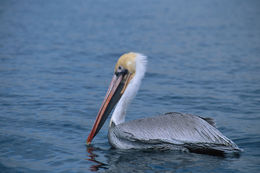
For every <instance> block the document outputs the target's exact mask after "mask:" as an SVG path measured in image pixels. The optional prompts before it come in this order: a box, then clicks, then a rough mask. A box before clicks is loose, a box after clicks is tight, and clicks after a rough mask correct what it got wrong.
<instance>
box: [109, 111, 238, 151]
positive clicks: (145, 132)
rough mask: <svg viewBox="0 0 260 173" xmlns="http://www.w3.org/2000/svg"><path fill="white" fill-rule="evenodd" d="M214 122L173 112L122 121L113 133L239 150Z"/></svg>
mask: <svg viewBox="0 0 260 173" xmlns="http://www.w3.org/2000/svg"><path fill="white" fill-rule="evenodd" d="M214 124H215V123H214V121H213V120H212V119H208V118H201V117H198V116H195V115H191V114H182V113H175V112H173V113H166V114H164V115H160V116H156V117H149V118H144V119H137V120H133V121H129V122H126V123H122V124H119V125H117V126H116V127H114V130H113V133H114V134H115V135H116V137H117V138H119V139H122V140H128V141H137V142H143V143H160V142H164V143H170V144H175V145H185V146H186V147H187V148H189V147H191V148H193V149H194V148H195V149H196V147H197V148H198V147H200V148H201V147H202V148H215V149H220V150H239V148H238V147H237V146H236V144H235V143H234V142H232V141H231V140H230V139H228V138H227V137H225V136H224V135H223V134H222V133H221V132H220V131H219V130H217V129H216V128H215V127H214Z"/></svg>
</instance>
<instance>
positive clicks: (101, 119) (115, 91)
mask: <svg viewBox="0 0 260 173" xmlns="http://www.w3.org/2000/svg"><path fill="white" fill-rule="evenodd" d="M123 78H124V74H119V75H118V76H116V75H114V76H113V78H112V81H111V83H110V86H109V88H108V91H107V94H106V96H105V99H104V101H103V103H102V105H101V107H100V109H99V111H98V115H97V118H96V121H95V123H94V126H93V127H92V130H91V132H90V134H89V136H88V139H87V145H89V144H90V143H91V141H92V139H93V138H94V137H95V136H96V134H97V133H98V132H99V130H100V129H101V127H102V126H103V124H104V123H105V121H106V119H107V117H108V115H109V113H110V112H111V111H112V109H113V108H114V106H115V105H116V103H117V102H118V100H119V99H120V98H121V96H122V94H123V91H124V90H125V87H126V86H125V84H126V83H125V82H123ZM127 78H128V77H127Z"/></svg>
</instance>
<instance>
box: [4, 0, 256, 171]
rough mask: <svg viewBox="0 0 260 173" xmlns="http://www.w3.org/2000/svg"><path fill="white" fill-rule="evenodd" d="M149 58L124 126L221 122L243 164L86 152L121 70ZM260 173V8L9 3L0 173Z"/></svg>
mask: <svg viewBox="0 0 260 173" xmlns="http://www.w3.org/2000/svg"><path fill="white" fill-rule="evenodd" d="M129 51H136V52H141V53H143V54H145V55H147V56H148V59H149V63H148V68H147V73H146V77H145V79H144V80H143V83H142V85H141V88H140V90H139V92H138V95H137V96H136V98H135V99H134V101H133V103H132V104H131V106H130V107H129V109H128V112H127V120H132V119H137V118H141V117H147V116H152V115H157V114H160V113H164V112H170V111H175V112H184V113H192V114H196V115H201V116H205V117H211V118H214V119H215V120H216V122H217V127H218V129H219V130H220V131H221V132H222V133H223V134H225V135H226V136H227V137H229V138H230V139H232V140H233V141H234V142H235V143H236V144H237V145H238V146H239V147H241V148H243V149H244V152H243V153H242V154H241V155H240V157H226V158H225V157H216V156H209V155H201V154H194V153H182V152H174V151H172V152H170V151H167V152H158V151H133V150H130V151H124V150H116V149H111V148H110V145H109V144H108V141H107V129H108V123H106V124H105V125H104V127H103V128H102V130H101V131H100V133H99V134H98V135H97V136H96V137H95V139H94V140H93V144H92V145H91V146H90V147H87V146H86V145H85V140H86V138H87V136H88V134H89V132H90V130H91V128H92V124H93V122H94V120H95V118H96V115H97V112H98V109H99V106H100V105H101V103H102V100H103V98H104V95H105V93H106V90H107V87H108V84H109V82H110V80H111V78H112V74H113V69H114V65H115V63H116V61H117V58H118V57H119V56H120V55H122V54H123V53H125V52H129ZM91 171H100V172H107V171H108V172H167V171H168V172H223V173H226V172H238V173H239V172H250V173H253V172H259V171H260V1H258V0H248V1H244V0H229V1H224V0H213V1H206V0H205V1H204V0H198V1H191V0H184V1H182V0H164V1H155V0H143V1H139V0H131V1H130V0H129V1H128V0H126V1H117V0H116V1H108V0H100V1H85V0H75V1H69V0H62V1H61V0H55V1H45V0H38V1H34V0H26V1H25V0H20V1H13V0H1V1H0V172H91Z"/></svg>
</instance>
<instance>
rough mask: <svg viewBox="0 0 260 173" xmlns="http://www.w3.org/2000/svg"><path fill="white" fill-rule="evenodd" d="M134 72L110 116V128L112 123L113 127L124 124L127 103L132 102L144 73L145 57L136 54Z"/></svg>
mask: <svg viewBox="0 0 260 173" xmlns="http://www.w3.org/2000/svg"><path fill="white" fill-rule="evenodd" d="M135 61H136V62H135V63H136V72H135V76H134V77H133V79H132V80H131V81H130V83H129V84H128V86H127V88H126V90H125V92H124V94H123V95H122V97H121V98H120V100H119V102H118V103H117V105H116V107H115V110H114V112H113V114H112V117H111V120H110V126H111V124H112V122H113V123H114V124H115V125H118V124H121V123H123V122H125V115H126V109H127V107H128V105H129V103H130V102H131V101H132V99H133V98H134V97H135V95H136V93H137V91H138V89H139V87H140V84H141V81H142V79H143V77H144V74H145V71H146V64H147V59H146V56H144V55H142V54H139V53H136V59H135Z"/></svg>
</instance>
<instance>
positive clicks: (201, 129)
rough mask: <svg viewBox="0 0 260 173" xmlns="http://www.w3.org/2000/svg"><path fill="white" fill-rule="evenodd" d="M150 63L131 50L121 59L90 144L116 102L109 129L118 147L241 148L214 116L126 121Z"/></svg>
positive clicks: (168, 115) (216, 150)
mask: <svg viewBox="0 0 260 173" xmlns="http://www.w3.org/2000/svg"><path fill="white" fill-rule="evenodd" d="M146 64H147V58H146V56H144V55H142V54H139V53H133V52H131V53H127V54H124V55H122V56H121V57H120V58H119V59H118V61H117V63H116V66H115V70H114V76H113V78H112V81H111V84H110V86H109V88H108V91H107V94H106V96H105V99H104V101H103V103H102V105H101V108H100V110H99V112H98V115H97V118H96V121H95V123H94V126H93V128H92V130H91V132H90V134H89V136H88V139H87V144H90V143H91V141H92V139H93V138H94V137H95V136H96V134H97V133H98V132H99V130H100V129H101V127H102V126H103V124H104V122H105V120H106V119H107V117H108V115H109V114H110V112H111V110H112V109H113V107H114V106H115V105H116V107H115V109H114V112H113V114H112V117H111V120H110V125H109V132H108V139H109V143H110V144H111V145H112V146H113V147H115V148H119V149H159V150H165V149H171V150H182V151H191V152H200V153H207V154H212V153H213V154H219V153H234V152H236V153H237V152H239V151H241V150H240V149H239V148H238V146H237V145H236V144H235V143H234V142H232V141H231V140H230V139H228V138H227V137H225V136H224V135H223V134H222V133H221V132H220V131H219V130H217V129H216V127H215V123H214V121H213V120H212V119H211V118H202V117H200V116H195V115H191V114H184V113H176V112H171V113H166V114H163V115H160V116H155V117H149V118H143V119H137V120H133V121H129V122H125V115H126V109H127V106H128V105H129V103H130V102H131V100H132V99H133V98H134V96H135V95H136V93H137V91H138V89H139V86H140V83H141V80H142V78H143V77H144V74H145V71H146Z"/></svg>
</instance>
